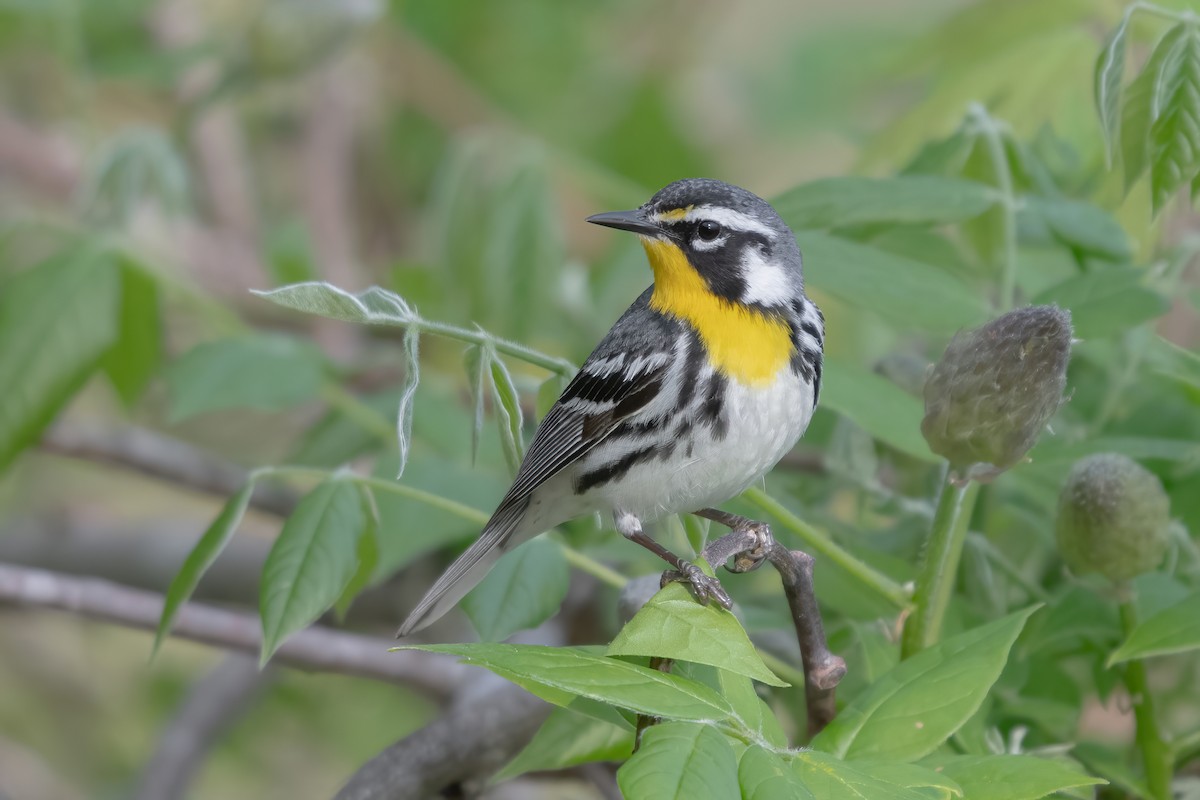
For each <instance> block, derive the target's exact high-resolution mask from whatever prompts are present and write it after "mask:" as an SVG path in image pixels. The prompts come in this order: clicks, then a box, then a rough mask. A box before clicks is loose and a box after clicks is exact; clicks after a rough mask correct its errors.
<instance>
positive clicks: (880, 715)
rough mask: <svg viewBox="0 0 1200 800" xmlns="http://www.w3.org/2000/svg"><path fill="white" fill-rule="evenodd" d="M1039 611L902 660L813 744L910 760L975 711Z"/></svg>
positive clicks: (844, 754)
mask: <svg viewBox="0 0 1200 800" xmlns="http://www.w3.org/2000/svg"><path fill="white" fill-rule="evenodd" d="M1035 610H1036V608H1029V609H1026V610H1024V611H1019V612H1017V613H1015V614H1010V615H1008V616H1007V617H1004V618H1002V619H999V620H997V621H995V622H992V623H989V624H987V625H982V626H980V627H978V628H974V629H972V630H969V631H966V632H965V633H960V634H959V635H957V636H954V637H952V638H949V639H946V640H945V641H943V642H941V643H939V644H937V645H935V646H934V647H932V648H930V649H928V650H924V651H922V652H920V653H918V654H916V655H915V656H913V657H912V658H909V659H908V660H907V661H902V662H901V663H900V664H899V665H897V666H896V668H895V669H893V670H892V671H891V672H889V673H888V674H886V675H884V676H883V677H882V678H880V679H879V680H878V681H876V682H875V683H873V684H872V685H871V686H870V687H868V688H867V690H866V691H864V692H863V693H862V694H861V695H859V696H858V697H856V698H855V699H854V701H853V702H851V703H850V705H848V706H847V707H846V708H845V709H844V710H843V711H842V712H841V713H840V714H839V715H838V716H837V718H836V719H834V721H833V722H832V723H831V724H830V725H829V726H828V727H827V728H825V730H823V731H822V732H821V733H820V734H819V735H818V736H817V737H816V738H815V739H814V740H813V742H812V746H813V747H814V748H816V749H818V750H824V751H826V752H830V753H833V754H834V755H837V756H838V757H841V758H859V759H879V760H888V761H914V760H916V759H918V758H921V757H922V756H926V755H928V754H929V753H931V752H933V750H934V749H936V748H937V746H938V745H940V744H941V743H942V742H944V741H945V740H946V739H947V738H948V737H950V736H951V735H952V734H953V733H954V732H955V731H956V730H958V728H959V726H960V725H962V724H963V723H964V722H966V721H967V719H968V718H969V717H970V716H971V715H972V714H974V713H975V710H976V709H977V708H979V705H980V704H981V703H982V702H983V700H984V698H985V697H986V696H987V693H988V691H989V690H990V689H991V686H992V684H993V683H995V681H996V679H997V678H999V677H1000V672H1001V670H1003V669H1004V664H1005V662H1006V661H1007V660H1008V651H1009V649H1010V648H1011V647H1012V645H1013V642H1014V641H1016V638H1017V635H1018V634H1019V633H1020V632H1021V628H1022V627H1023V626H1024V624H1025V620H1026V619H1028V618H1029V615H1030V614H1032V613H1033V612H1034V611H1035Z"/></svg>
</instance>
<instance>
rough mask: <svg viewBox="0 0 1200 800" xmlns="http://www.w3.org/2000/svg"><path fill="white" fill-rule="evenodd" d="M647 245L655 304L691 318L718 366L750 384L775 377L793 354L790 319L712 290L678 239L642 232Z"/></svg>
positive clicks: (667, 312)
mask: <svg viewBox="0 0 1200 800" xmlns="http://www.w3.org/2000/svg"><path fill="white" fill-rule="evenodd" d="M642 247H644V248H645V249H646V255H647V256H648V257H649V258H650V268H651V269H653V270H654V293H653V294H652V295H651V296H650V307H651V308H653V309H654V310H655V311H658V312H660V313H663V314H669V315H670V316H673V317H677V318H679V319H681V320H685V321H687V322H689V323H691V325H692V327H694V328H695V329H696V331H697V332H698V333H699V334H700V339H701V341H703V342H704V345H705V347H706V348H707V349H708V361H709V363H710V364H711V365H712V366H713V368H714V369H717V370H718V371H720V372H721V373H723V374H725V375H727V376H729V377H731V378H734V379H736V380H737V381H738V382H740V383H743V384H747V385H751V386H753V385H761V384H764V383H769V382H770V381H772V380H773V379H774V378H775V376H776V375H777V374H778V373H779V370H780V369H782V368H783V367H784V365H786V364H787V363H788V360H789V359H790V358H791V355H792V339H791V334H790V332H789V331H788V327H787V325H785V324H784V323H783V322H782V321H780V320H778V319H773V318H771V317H767V316H764V315H762V314H760V313H758V312H757V311H754V310H753V309H750V308H746V307H745V306H742V305H740V304H738V303H734V302H731V301H729V300H726V299H725V298H723V297H719V296H718V295H715V294H713V293H712V291H711V290H710V289H709V288H708V284H707V283H705V281H704V278H702V277H700V273H698V272H696V270H695V268H694V267H692V265H691V264H690V263H689V262H688V259H687V256H686V255H684V253H683V251H682V250H680V249H679V248H678V247H676V246H675V245H673V244H671V243H669V242H663V241H659V240H656V239H645V238H643V239H642Z"/></svg>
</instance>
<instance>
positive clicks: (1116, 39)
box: [1094, 11, 1132, 165]
mask: <svg viewBox="0 0 1200 800" xmlns="http://www.w3.org/2000/svg"><path fill="white" fill-rule="evenodd" d="M1131 16H1132V14H1131V13H1130V12H1128V11H1127V12H1126V13H1125V16H1124V17H1122V18H1121V24H1119V25H1118V26H1117V27H1116V30H1114V31H1113V32H1112V34H1110V35H1109V37H1108V41H1107V42H1105V44H1104V48H1103V49H1102V50H1101V51H1100V55H1099V56H1097V58H1096V71H1095V80H1094V88H1095V93H1096V110H1097V111H1098V112H1099V114H1100V130H1101V131H1102V132H1103V133H1104V152H1105V155H1106V156H1107V158H1108V163H1109V164H1110V165H1111V164H1112V159H1113V152H1114V150H1115V149H1116V147H1117V144H1118V143H1119V142H1120V138H1121V83H1122V81H1123V80H1124V78H1125V46H1126V40H1127V39H1128V34H1129V18H1130V17H1131Z"/></svg>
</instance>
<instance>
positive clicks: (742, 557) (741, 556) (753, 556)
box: [727, 522, 775, 573]
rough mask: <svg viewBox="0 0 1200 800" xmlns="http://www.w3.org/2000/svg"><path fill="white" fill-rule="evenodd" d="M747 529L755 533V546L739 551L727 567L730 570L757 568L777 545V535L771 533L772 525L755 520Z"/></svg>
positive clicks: (745, 570)
mask: <svg viewBox="0 0 1200 800" xmlns="http://www.w3.org/2000/svg"><path fill="white" fill-rule="evenodd" d="M746 530H747V531H748V532H750V533H752V534H754V537H755V539H756V540H757V542H756V543H755V545H754V547H752V548H751V549H749V550H744V551H742V552H741V553H738V554H737V555H736V556H735V557H734V559H733V564H731V565H730V566H729V567H727V569H728V570H729V571H730V572H734V573H742V572H750V571H751V570H756V569H758V568H759V567H761V566H762V563H763V562H764V561H766V559H767V554H768V553H769V552H770V551H771V548H772V547H774V546H775V537H774V536H772V535H771V526H770V525H768V524H767V523H765V522H755V523H753V524H752V525H751V526H749V527H747V528H746Z"/></svg>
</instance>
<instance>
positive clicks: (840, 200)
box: [772, 175, 997, 231]
mask: <svg viewBox="0 0 1200 800" xmlns="http://www.w3.org/2000/svg"><path fill="white" fill-rule="evenodd" d="M996 198H997V195H996V193H995V192H994V191H993V190H992V189H991V188H990V187H988V186H985V185H983V184H981V183H975V182H973V181H964V180H959V179H957V178H943V177H938V176H936V175H900V176H897V177H894V178H862V177H855V176H848V177H842V178H825V179H822V180H817V181H813V182H812V183H805V184H802V185H800V186H797V187H796V188H794V189H791V190H789V191H787V192H784V193H783V194H781V195H780V196H779V197H777V198H775V200H774V201H772V205H774V206H775V209H776V210H777V211H778V212H779V215H780V216H781V217H783V221H784V222H786V223H787V224H788V227H790V228H792V229H794V230H798V231H799V230H812V229H814V228H847V227H851V226H854V225H864V224H873V223H889V224H908V225H940V224H944V223H950V222H959V221H960V220H964V219H970V218H971V217H974V216H977V215H979V214H982V213H983V212H984V211H986V210H987V209H988V208H989V207H991V206H992V205H993V204H994V203H995V202H996Z"/></svg>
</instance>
